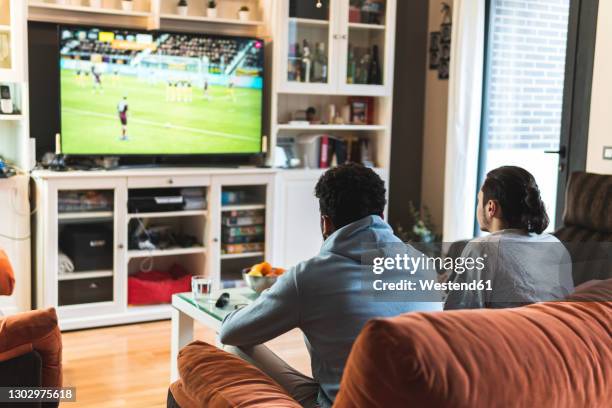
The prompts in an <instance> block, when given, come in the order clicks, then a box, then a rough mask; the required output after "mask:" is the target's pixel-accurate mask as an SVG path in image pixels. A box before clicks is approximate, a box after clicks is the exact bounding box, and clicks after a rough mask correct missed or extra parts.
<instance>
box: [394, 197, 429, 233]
mask: <svg viewBox="0 0 612 408" xmlns="http://www.w3.org/2000/svg"><path fill="white" fill-rule="evenodd" d="M408 212H409V213H410V222H411V225H410V227H409V228H407V229H404V227H403V226H401V225H399V226H398V227H397V231H396V232H397V236H398V237H399V238H401V240H402V241H404V242H423V243H428V244H429V243H433V242H436V240H437V239H438V238H439V237H438V236H437V235H436V233H435V232H434V229H435V225H434V224H433V222H432V220H431V213H430V212H429V209H428V208H427V207H423V209H422V210H419V209H417V208H416V206H415V205H414V203H413V202H412V201H410V202H409V203H408Z"/></svg>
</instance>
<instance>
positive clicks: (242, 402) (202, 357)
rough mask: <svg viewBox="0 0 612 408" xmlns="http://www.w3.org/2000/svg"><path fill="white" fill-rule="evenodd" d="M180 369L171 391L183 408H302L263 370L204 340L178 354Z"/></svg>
mask: <svg viewBox="0 0 612 408" xmlns="http://www.w3.org/2000/svg"><path fill="white" fill-rule="evenodd" d="M178 368H179V374H180V377H181V381H180V382H177V383H174V384H173V385H172V386H171V391H172V394H173V396H174V398H175V400H176V402H177V403H178V404H179V405H180V406H181V408H191V407H207V408H230V407H249V408H267V407H287V408H289V407H291V408H299V407H300V404H298V403H297V402H296V401H294V400H293V399H292V398H290V397H289V396H288V395H287V393H286V392H285V391H284V390H283V389H282V388H281V386H280V385H278V384H277V383H276V382H274V381H273V380H272V379H271V378H270V377H268V376H267V375H265V374H264V373H263V372H262V371H260V370H259V369H257V368H256V367H253V366H252V365H250V364H249V363H247V362H246V361H244V360H242V359H241V358H239V357H236V356H234V355H232V354H229V353H227V352H225V351H223V350H220V349H218V348H217V347H214V346H211V345H209V344H206V343H204V342H201V341H195V342H193V343H191V344H189V345H187V346H186V347H184V348H183V349H182V350H181V351H180V352H179V357H178ZM196 401H197V403H196Z"/></svg>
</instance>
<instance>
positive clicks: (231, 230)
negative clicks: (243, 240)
mask: <svg viewBox="0 0 612 408" xmlns="http://www.w3.org/2000/svg"><path fill="white" fill-rule="evenodd" d="M223 233H224V234H225V235H226V236H227V237H244V236H253V235H261V234H263V233H264V227H263V225H249V226H245V227H228V228H226V229H225V230H224V231H223Z"/></svg>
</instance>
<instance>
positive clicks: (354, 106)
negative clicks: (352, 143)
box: [348, 97, 374, 125]
mask: <svg viewBox="0 0 612 408" xmlns="http://www.w3.org/2000/svg"><path fill="white" fill-rule="evenodd" d="M348 103H349V105H350V106H351V123H352V124H353V125H371V124H372V123H373V120H374V98H370V97H353V98H349V100H348Z"/></svg>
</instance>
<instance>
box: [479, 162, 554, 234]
mask: <svg viewBox="0 0 612 408" xmlns="http://www.w3.org/2000/svg"><path fill="white" fill-rule="evenodd" d="M481 190H482V193H483V195H484V202H485V203H486V202H487V201H489V200H496V201H498V202H499V204H500V205H501V208H502V212H503V215H504V218H505V219H506V221H507V222H508V226H509V227H510V228H520V229H523V230H526V231H527V232H535V233H536V234H541V233H542V232H544V230H546V228H547V227H548V223H549V219H548V214H547V213H546V206H545V205H544V202H543V201H542V197H541V196H540V189H539V188H538V184H537V183H536V181H535V178H534V177H533V175H531V173H529V172H528V171H527V170H525V169H523V168H521V167H517V166H503V167H499V168H497V169H495V170H491V171H490V172H489V173H487V178H486V179H485V182H484V183H483V185H482V188H481Z"/></svg>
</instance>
